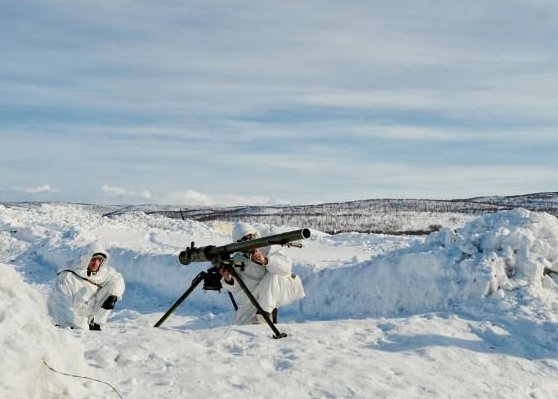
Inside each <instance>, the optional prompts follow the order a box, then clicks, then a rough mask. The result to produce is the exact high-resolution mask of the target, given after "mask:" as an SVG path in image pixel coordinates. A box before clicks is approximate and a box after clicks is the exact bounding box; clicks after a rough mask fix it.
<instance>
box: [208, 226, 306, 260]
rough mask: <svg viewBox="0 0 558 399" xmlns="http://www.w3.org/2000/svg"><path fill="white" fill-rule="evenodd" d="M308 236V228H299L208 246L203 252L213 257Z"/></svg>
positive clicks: (280, 243)
mask: <svg viewBox="0 0 558 399" xmlns="http://www.w3.org/2000/svg"><path fill="white" fill-rule="evenodd" d="M309 237H310V229H300V230H294V231H288V232H286V233H280V234H275V235H272V236H267V237H261V238H256V239H254V240H249V241H242V242H233V243H231V244H227V245H222V246H220V247H208V248H207V250H206V251H205V254H206V256H208V257H213V256H219V255H222V254H232V253H235V252H248V251H250V250H252V249H257V248H262V247H269V246H270V245H285V244H288V243H290V242H291V241H297V240H302V239H305V238H309Z"/></svg>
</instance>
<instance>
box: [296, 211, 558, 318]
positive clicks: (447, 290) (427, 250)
mask: <svg viewBox="0 0 558 399" xmlns="http://www.w3.org/2000/svg"><path fill="white" fill-rule="evenodd" d="M554 272H558V219H556V218H555V217H554V216H551V215H548V214H545V213H535V212H530V211H527V210H525V209H515V210H511V211H503V212H499V213H495V214H490V215H487V216H484V217H482V218H479V219H476V220H474V221H472V222H469V223H468V224H466V225H465V226H463V227H462V228H459V229H457V230H451V229H447V228H446V229H442V230H441V231H439V232H436V233H433V234H431V235H430V236H428V237H427V238H426V240H424V242H421V243H417V244H415V245H412V246H410V247H408V248H405V249H401V250H397V251H394V252H390V253H387V254H385V255H382V256H378V257H374V258H372V259H369V260H367V261H365V262H362V263H358V264H355V265H352V266H350V267H343V268H336V269H327V270H323V271H321V272H319V273H314V274H311V275H307V276H305V279H304V280H305V288H306V293H307V298H306V300H305V302H304V303H303V305H302V311H303V313H304V314H306V315H313V316H318V317H321V318H326V319H331V318H345V317H368V316H397V315H401V314H413V313H423V312H431V311H458V310H466V309H468V305H471V304H473V305H475V306H477V307H478V306H479V303H483V304H486V303H490V304H491V305H493V306H496V308H495V309H493V310H497V311H502V310H506V309H509V308H511V307H517V306H523V307H527V308H529V307H530V308H532V309H534V308H537V307H540V306H546V307H550V308H551V309H553V308H556V306H557V287H558V285H557V284H556V282H558V279H556V280H555V279H554V278H555V276H556V274H555V273H554Z"/></svg>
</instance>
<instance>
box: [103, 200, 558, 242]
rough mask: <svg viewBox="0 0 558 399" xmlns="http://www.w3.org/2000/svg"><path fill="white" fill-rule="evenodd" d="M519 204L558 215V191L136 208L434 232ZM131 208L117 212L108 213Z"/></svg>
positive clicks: (341, 228) (183, 215) (328, 228)
mask: <svg viewBox="0 0 558 399" xmlns="http://www.w3.org/2000/svg"><path fill="white" fill-rule="evenodd" d="M517 207H522V208H526V209H529V210H533V211H540V212H547V213H550V214H552V215H555V216H558V193H540V194H528V195H518V196H510V197H478V198H471V199H459V200H420V199H372V200H361V201H350V202H340V203H327V204H318V205H297V206H246V207H228V208H215V207H211V208H210V207H192V208H174V209H169V207H166V209H138V208H137V207H132V208H134V209H133V210H136V211H137V210H142V211H143V212H145V213H150V214H160V215H164V216H166V217H170V218H180V219H191V220H197V221H201V222H209V221H227V222H236V221H244V222H248V223H263V224H268V225H276V226H293V227H309V228H312V229H316V230H320V231H323V232H326V233H330V234H336V233H340V232H348V231H353V232H363V233H383V234H428V233H430V232H432V231H435V230H437V229H439V228H440V227H442V226H447V227H455V226H458V225H460V224H462V223H464V222H466V221H467V220H470V219H471V218H472V217H474V216H479V215H483V214H486V213H491V212H497V211H499V210H505V209H513V208H517ZM131 210H132V209H127V210H120V211H116V212H111V213H109V214H107V215H106V216H112V215H116V214H120V213H125V212H127V211H131Z"/></svg>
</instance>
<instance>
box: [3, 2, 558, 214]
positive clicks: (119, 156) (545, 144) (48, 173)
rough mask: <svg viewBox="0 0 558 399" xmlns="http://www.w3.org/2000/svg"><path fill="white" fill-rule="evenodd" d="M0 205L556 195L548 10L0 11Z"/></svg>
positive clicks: (30, 5) (216, 5)
mask: <svg viewBox="0 0 558 399" xmlns="http://www.w3.org/2000/svg"><path fill="white" fill-rule="evenodd" d="M0 10H1V11H0V51H1V54H2V61H1V62H0V142H1V145H0V167H1V170H2V173H1V175H0V200H4V201H29V200H34V201H71V202H89V203H113V204H121V203H160V204H179V205H239V204H276V203H290V204H302V203H317V202H335V201H345V200H356V199H367V198H464V197H472V196H478V195H494V194H495V195H508V194H521V193H530V192H539V191H556V190H558V184H557V183H558V112H557V110H558V44H557V42H556V37H558V25H557V24H556V21H557V20H558V2H556V1H553V0H507V1H505V2H502V1H497V0H493V1H488V0H486V1H477V0H469V1H467V2H456V1H453V0H451V1H450V0H445V1H442V0H439V1H433V0H392V1H387V0H367V1H348V2H340V1H323V0H320V1H318V0H316V1H281V2H277V1H266V0H263V1H224V0H222V1H220V0H214V1H211V0H204V1H201V0H200V1H188V0H162V1H147V0H143V1H141V0H110V1H108V0H107V1H105V0H96V1H94V2H92V1H81V0H72V1H70V0H41V1H33V0H23V1H17V0H13V1H10V0H8V1H5V2H3V3H2V5H0Z"/></svg>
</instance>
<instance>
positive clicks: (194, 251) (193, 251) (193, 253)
mask: <svg viewBox="0 0 558 399" xmlns="http://www.w3.org/2000/svg"><path fill="white" fill-rule="evenodd" d="M212 248H215V246H214V245H207V246H205V247H199V248H196V247H193V246H192V247H188V248H186V250H185V251H182V252H180V254H178V261H179V262H180V263H181V264H183V265H184V266H188V265H189V264H190V263H192V262H207V261H211V258H210V257H208V256H207V253H208V251H211V249H212Z"/></svg>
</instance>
